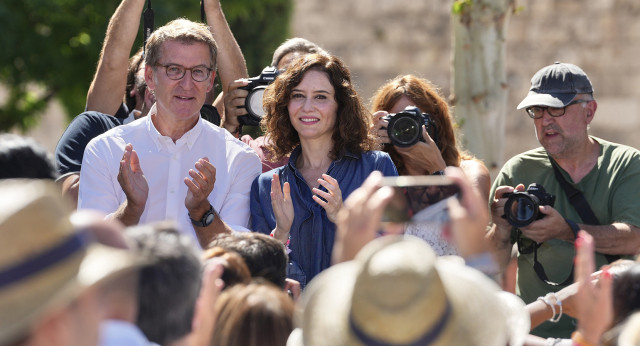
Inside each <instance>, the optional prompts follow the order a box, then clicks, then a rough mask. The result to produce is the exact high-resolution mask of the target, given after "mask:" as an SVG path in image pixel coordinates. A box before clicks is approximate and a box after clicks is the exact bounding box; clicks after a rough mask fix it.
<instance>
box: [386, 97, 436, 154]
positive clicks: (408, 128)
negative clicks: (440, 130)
mask: <svg viewBox="0 0 640 346" xmlns="http://www.w3.org/2000/svg"><path fill="white" fill-rule="evenodd" d="M382 119H384V120H386V121H388V122H389V125H388V126H387V134H388V135H389V139H390V140H391V144H393V145H396V146H399V147H403V148H404V147H410V146H412V145H414V144H416V143H418V141H423V142H424V139H423V138H422V125H425V126H426V128H427V133H428V134H429V137H431V139H433V141H434V142H436V144H437V143H438V135H437V131H436V124H435V123H434V122H433V120H431V115H430V114H429V113H420V110H419V109H418V107H415V106H408V107H407V108H405V109H404V110H403V111H402V112H398V113H395V114H389V115H387V116H385V117H383V118H382Z"/></svg>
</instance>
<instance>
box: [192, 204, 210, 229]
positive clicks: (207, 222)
mask: <svg viewBox="0 0 640 346" xmlns="http://www.w3.org/2000/svg"><path fill="white" fill-rule="evenodd" d="M189 219H190V220H191V223H192V224H193V225H194V226H199V227H207V226H209V225H210V224H211V223H212V222H213V220H215V219H216V212H215V211H214V210H213V206H212V205H209V210H207V212H206V213H204V215H202V219H200V220H194V219H193V218H192V217H191V215H189Z"/></svg>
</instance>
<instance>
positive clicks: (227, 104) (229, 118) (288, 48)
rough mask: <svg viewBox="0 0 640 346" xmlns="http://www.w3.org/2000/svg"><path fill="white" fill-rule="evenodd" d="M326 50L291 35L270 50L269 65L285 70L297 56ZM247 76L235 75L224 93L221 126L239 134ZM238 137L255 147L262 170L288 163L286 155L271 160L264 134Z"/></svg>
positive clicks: (245, 112)
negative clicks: (234, 79)
mask: <svg viewBox="0 0 640 346" xmlns="http://www.w3.org/2000/svg"><path fill="white" fill-rule="evenodd" d="M315 53H319V54H328V53H327V52H326V51H325V50H323V49H322V48H320V47H319V46H318V45H317V44H315V43H313V42H311V41H309V40H307V39H304V38H301V37H294V38H290V39H288V40H286V41H284V42H283V43H282V44H280V46H279V47H278V48H277V49H276V50H275V51H274V52H273V59H272V60H271V66H273V67H276V68H277V69H278V70H280V71H284V70H286V69H287V67H289V65H291V62H293V60H295V59H296V58H299V57H301V56H304V55H307V54H315ZM248 83H249V82H248V80H247V79H238V80H236V81H234V82H233V83H231V84H230V85H229V90H228V92H227V93H225V94H224V116H223V121H222V126H223V127H224V128H225V129H227V131H229V132H230V133H232V134H234V135H235V136H237V137H240V135H241V133H242V125H241V124H240V122H239V121H238V117H240V116H243V115H246V114H247V110H246V108H245V100H246V98H247V95H248V94H249V92H248V91H247V90H245V89H242V87H245V86H247V84H248ZM241 140H242V141H243V142H245V143H247V144H248V145H249V146H250V147H251V148H252V149H253V150H255V151H256V153H257V154H258V156H260V161H262V173H264V172H268V171H270V170H272V169H274V168H277V167H281V166H283V165H285V164H286V163H287V158H286V157H285V158H282V159H280V160H278V161H276V162H274V161H272V160H270V158H271V155H270V154H269V152H268V151H267V144H268V143H269V141H268V140H267V138H266V137H265V136H260V137H258V138H256V139H253V138H252V137H251V135H248V134H247V135H244V136H242V137H241Z"/></svg>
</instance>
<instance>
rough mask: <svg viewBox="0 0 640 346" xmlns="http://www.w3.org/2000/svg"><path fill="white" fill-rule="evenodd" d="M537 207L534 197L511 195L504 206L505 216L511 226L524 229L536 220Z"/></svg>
mask: <svg viewBox="0 0 640 346" xmlns="http://www.w3.org/2000/svg"><path fill="white" fill-rule="evenodd" d="M538 206H539V203H538V201H537V198H535V196H530V195H525V194H517V195H512V196H511V197H509V199H508V200H507V202H506V203H505V205H504V209H505V215H506V216H507V220H508V221H509V223H510V224H511V225H512V226H515V227H524V226H527V225H529V224H530V223H532V222H533V221H535V220H536V219H537V218H538V212H539V210H538Z"/></svg>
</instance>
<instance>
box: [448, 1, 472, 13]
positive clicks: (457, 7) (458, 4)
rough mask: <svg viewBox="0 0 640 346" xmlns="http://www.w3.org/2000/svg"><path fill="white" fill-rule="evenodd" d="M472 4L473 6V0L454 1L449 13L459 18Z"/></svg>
mask: <svg viewBox="0 0 640 346" xmlns="http://www.w3.org/2000/svg"><path fill="white" fill-rule="evenodd" d="M472 4H473V0H455V1H454V2H453V7H452V9H451V13H453V14H455V15H459V16H460V15H462V14H464V13H465V12H467V11H469V8H470V7H471V5H472Z"/></svg>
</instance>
